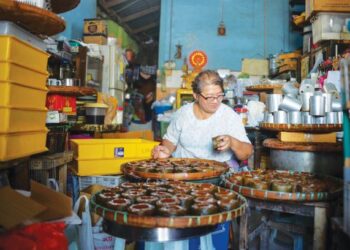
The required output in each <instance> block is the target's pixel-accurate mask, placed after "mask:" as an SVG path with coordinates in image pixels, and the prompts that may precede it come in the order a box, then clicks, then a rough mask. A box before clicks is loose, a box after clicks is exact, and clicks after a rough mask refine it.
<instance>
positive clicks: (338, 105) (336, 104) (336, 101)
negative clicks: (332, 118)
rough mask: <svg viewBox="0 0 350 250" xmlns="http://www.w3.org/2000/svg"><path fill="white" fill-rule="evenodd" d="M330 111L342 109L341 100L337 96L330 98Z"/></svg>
mask: <svg viewBox="0 0 350 250" xmlns="http://www.w3.org/2000/svg"><path fill="white" fill-rule="evenodd" d="M332 111H343V107H342V104H341V100H340V99H337V98H333V99H332Z"/></svg>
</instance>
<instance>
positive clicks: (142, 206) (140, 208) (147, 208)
mask: <svg viewBox="0 0 350 250" xmlns="http://www.w3.org/2000/svg"><path fill="white" fill-rule="evenodd" d="M128 212H129V213H131V214H136V215H139V216H149V215H153V214H154V213H155V207H154V206H153V205H151V204H149V203H136V204H133V205H131V206H130V207H129V208H128Z"/></svg>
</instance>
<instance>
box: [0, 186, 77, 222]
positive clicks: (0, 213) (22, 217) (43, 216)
mask: <svg viewBox="0 0 350 250" xmlns="http://www.w3.org/2000/svg"><path fill="white" fill-rule="evenodd" d="M0 204H1V206H0V226H2V227H4V228H5V229H11V228H14V227H15V226H17V225H20V224H22V223H26V224H27V223H28V222H40V221H49V220H56V219H61V218H65V217H68V216H71V214H72V201H71V198H69V197H68V196H66V195H64V194H62V193H58V192H55V191H53V190H52V189H50V188H48V187H46V186H44V185H41V184H39V183H37V182H35V181H32V182H31V196H30V197H26V196H24V195H22V194H20V193H18V192H17V191H15V190H13V189H11V188H10V187H8V186H7V187H2V188H0Z"/></svg>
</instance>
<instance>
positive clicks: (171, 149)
mask: <svg viewBox="0 0 350 250" xmlns="http://www.w3.org/2000/svg"><path fill="white" fill-rule="evenodd" d="M161 144H162V145H163V146H165V147H167V149H169V152H170V154H172V153H173V152H174V151H175V149H176V146H175V145H174V144H173V143H172V142H171V141H169V140H167V139H163V141H162V143H161Z"/></svg>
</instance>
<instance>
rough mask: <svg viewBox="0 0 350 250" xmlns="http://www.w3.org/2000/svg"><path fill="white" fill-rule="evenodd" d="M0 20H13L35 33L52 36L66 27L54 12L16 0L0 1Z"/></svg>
mask: <svg viewBox="0 0 350 250" xmlns="http://www.w3.org/2000/svg"><path fill="white" fill-rule="evenodd" d="M0 20H5V21H12V22H15V23H16V24H18V25H19V26H22V27H23V28H25V29H26V30H28V31H30V32H32V33H33V34H36V35H46V36H53V35H56V34H58V33H60V32H62V31H64V29H65V28H66V24H65V21H64V20H63V19H62V18H61V17H59V16H58V15H56V14H55V13H53V12H50V11H48V10H45V9H42V8H38V7H36V6H33V5H30V4H25V3H20V2H16V1H0Z"/></svg>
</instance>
